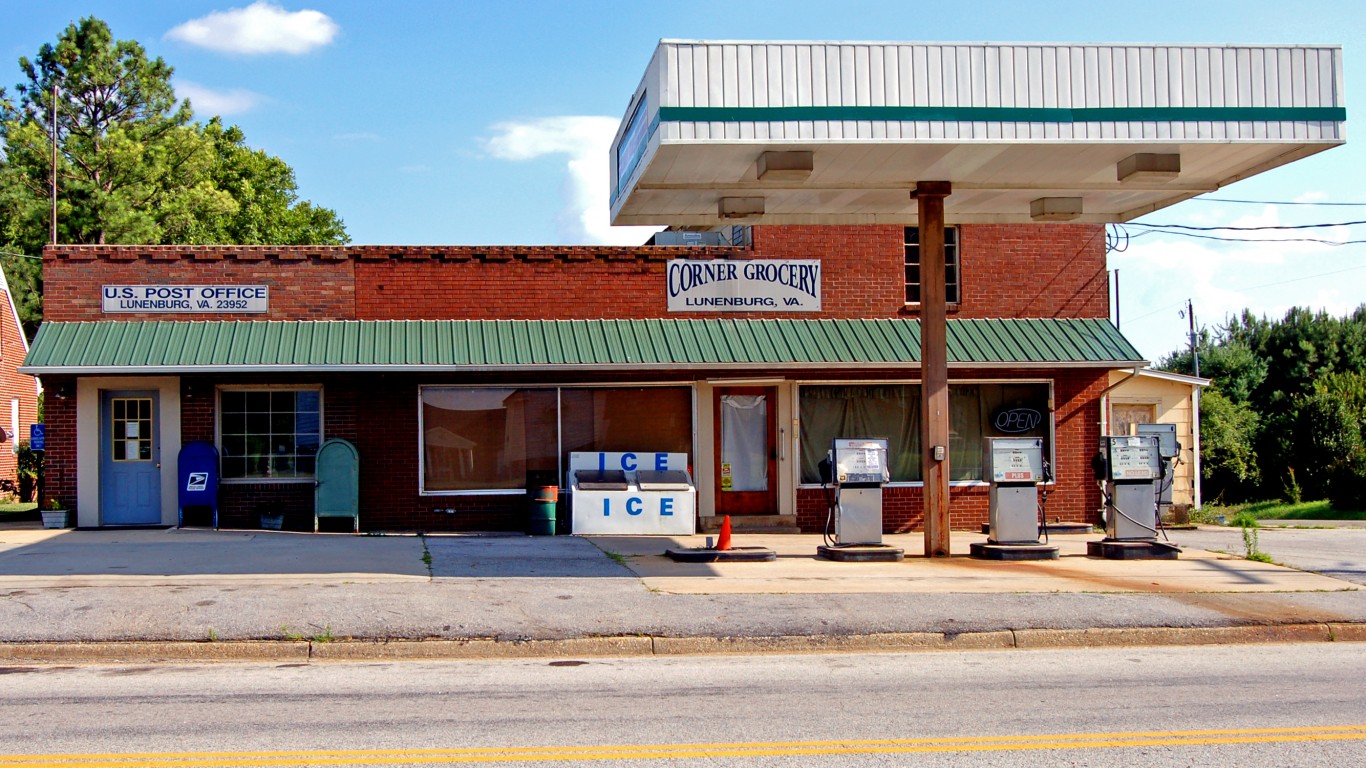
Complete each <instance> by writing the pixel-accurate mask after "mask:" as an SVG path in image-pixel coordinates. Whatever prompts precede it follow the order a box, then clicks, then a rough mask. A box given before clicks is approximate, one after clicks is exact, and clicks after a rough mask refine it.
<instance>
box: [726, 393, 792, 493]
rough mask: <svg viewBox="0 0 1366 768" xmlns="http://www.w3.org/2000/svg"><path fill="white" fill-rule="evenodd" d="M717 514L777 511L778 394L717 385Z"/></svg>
mask: <svg viewBox="0 0 1366 768" xmlns="http://www.w3.org/2000/svg"><path fill="white" fill-rule="evenodd" d="M715 393H716V394H715V398H716V399H715V422H714V423H715V424H716V457H717V461H716V468H715V471H716V514H717V515H718V516H719V515H775V514H777V513H778V483H777V480H778V449H777V446H778V440H777V437H776V425H777V420H776V418H775V415H774V412H775V411H776V410H777V404H778V390H777V388H776V387H717V388H716V390H715Z"/></svg>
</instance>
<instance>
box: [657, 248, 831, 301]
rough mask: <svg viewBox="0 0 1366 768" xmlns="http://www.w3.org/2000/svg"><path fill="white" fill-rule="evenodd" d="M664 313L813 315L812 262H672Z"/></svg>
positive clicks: (815, 268)
mask: <svg viewBox="0 0 1366 768" xmlns="http://www.w3.org/2000/svg"><path fill="white" fill-rule="evenodd" d="M665 275H666V281H665V290H666V291H667V292H668V294H669V311H670V312H819V311H820V309H821V262H820V261H819V260H816V259H807V260H792V259H743V260H740V259H701V260H693V259H674V260H673V261H671V262H669V267H668V270H667V271H666V272H665Z"/></svg>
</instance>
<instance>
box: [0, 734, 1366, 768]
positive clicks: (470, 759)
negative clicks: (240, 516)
mask: <svg viewBox="0 0 1366 768" xmlns="http://www.w3.org/2000/svg"><path fill="white" fill-rule="evenodd" d="M1353 740H1366V725H1342V726H1326V727H1296V728H1251V729H1218V730H1196V731H1137V732H1124V733H1082V734H1043V735H1018V736H962V737H945V738H923V739H868V740H839V741H786V742H781V741H778V742H773V741H770V742H732V743H727V742H720V743H698V744H651V745H618V746H557V747H472V748H457V749H413V750H403V749H386V750H281V751H269V752H266V751H258V752H160V753H158V752H150V753H67V754H47V755H0V766H5V767H6V768H71V767H72V766H82V767H83V768H126V767H127V766H132V765H136V766H140V767H145V768H177V767H183V766H264V765H298V764H301V763H311V762H317V761H327V762H328V764H330V765H389V764H395V763H451V764H454V763H496V762H566V761H574V760H627V759H634V760H658V759H679V758H703V757H713V758H714V757H782V756H820V755H841V754H906V753H946V752H1001V751H1011V750H1016V751H1037V750H1057V749H1114V748H1125V747H1151V746H1208V745H1221V744H1268V743H1277V742H1280V743H1300V742H1315V741H1353Z"/></svg>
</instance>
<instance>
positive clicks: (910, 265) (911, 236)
mask: <svg viewBox="0 0 1366 768" xmlns="http://www.w3.org/2000/svg"><path fill="white" fill-rule="evenodd" d="M905 240H906V243H905V246H906V303H907V304H919V303H920V286H921V281H920V228H919V227H906V237H905ZM960 278H961V275H960V269H959V264H958V228H957V227H945V228H944V301H945V302H946V303H948V304H957V303H959V302H960V301H961V300H962V280H961V279H960Z"/></svg>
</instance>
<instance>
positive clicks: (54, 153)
mask: <svg viewBox="0 0 1366 768" xmlns="http://www.w3.org/2000/svg"><path fill="white" fill-rule="evenodd" d="M48 242H50V243H51V244H52V245H56V244H57V79H56V78H53V80H52V232H51V239H50V240H49V241H48Z"/></svg>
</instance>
